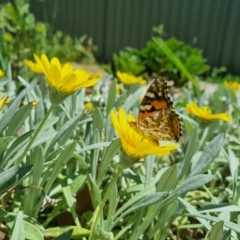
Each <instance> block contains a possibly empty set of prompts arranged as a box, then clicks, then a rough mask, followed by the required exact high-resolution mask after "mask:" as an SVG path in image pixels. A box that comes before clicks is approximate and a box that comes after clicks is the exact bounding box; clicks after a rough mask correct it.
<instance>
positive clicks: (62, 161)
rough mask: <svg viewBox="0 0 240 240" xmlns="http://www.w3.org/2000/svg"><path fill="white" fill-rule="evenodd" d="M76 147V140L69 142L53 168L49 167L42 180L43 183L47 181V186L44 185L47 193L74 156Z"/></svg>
mask: <svg viewBox="0 0 240 240" xmlns="http://www.w3.org/2000/svg"><path fill="white" fill-rule="evenodd" d="M75 148H76V143H75V142H73V143H71V144H69V145H68V146H67V147H66V148H65V149H64V150H63V151H62V153H61V154H60V155H59V157H58V158H57V160H56V161H55V164H54V166H53V169H48V171H47V172H46V174H45V176H44V179H43V180H42V182H43V183H46V186H45V187H44V190H45V192H46V193H48V192H49V191H50V189H51V186H52V184H53V183H54V181H55V180H56V178H57V177H58V174H59V173H60V172H61V171H62V169H63V168H64V166H65V165H66V164H67V162H68V160H69V159H70V158H71V157H72V155H73V152H74V150H75ZM47 179H48V180H47Z"/></svg>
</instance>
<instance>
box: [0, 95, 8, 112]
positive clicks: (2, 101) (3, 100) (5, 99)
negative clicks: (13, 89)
mask: <svg viewBox="0 0 240 240" xmlns="http://www.w3.org/2000/svg"><path fill="white" fill-rule="evenodd" d="M9 103H10V100H9V99H8V96H4V97H2V98H1V99H0V110H2V109H3V107H4V106H5V105H6V104H9Z"/></svg>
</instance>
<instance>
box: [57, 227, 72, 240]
mask: <svg viewBox="0 0 240 240" xmlns="http://www.w3.org/2000/svg"><path fill="white" fill-rule="evenodd" d="M72 233H73V229H72V228H71V229H69V230H67V231H66V232H64V233H62V234H61V235H59V236H58V237H56V238H54V240H70V239H71V236H72Z"/></svg>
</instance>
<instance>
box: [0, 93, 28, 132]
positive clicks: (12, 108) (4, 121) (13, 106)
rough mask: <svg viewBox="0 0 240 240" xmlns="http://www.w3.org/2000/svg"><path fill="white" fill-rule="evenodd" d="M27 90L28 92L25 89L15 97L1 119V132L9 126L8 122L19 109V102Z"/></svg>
mask: <svg viewBox="0 0 240 240" xmlns="http://www.w3.org/2000/svg"><path fill="white" fill-rule="evenodd" d="M26 92H27V90H26V89H25V90H23V91H22V92H21V93H20V94H18V96H17V97H16V98H15V99H14V101H13V102H12V104H11V105H10V107H9V108H8V110H7V112H6V113H5V114H4V115H3V116H2V118H1V119H0V121H1V125H0V133H2V131H3V130H4V129H5V128H6V127H7V126H8V124H9V123H10V121H11V120H12V118H13V115H14V114H15V112H16V111H17V109H18V107H19V104H20V102H21V99H22V98H23V97H24V95H25V94H26Z"/></svg>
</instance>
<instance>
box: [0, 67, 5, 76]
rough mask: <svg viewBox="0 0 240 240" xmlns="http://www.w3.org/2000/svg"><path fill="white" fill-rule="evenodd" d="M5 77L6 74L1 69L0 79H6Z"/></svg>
mask: <svg viewBox="0 0 240 240" xmlns="http://www.w3.org/2000/svg"><path fill="white" fill-rule="evenodd" d="M4 76H5V73H4V71H3V70H2V69H0V78H2V77H4Z"/></svg>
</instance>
